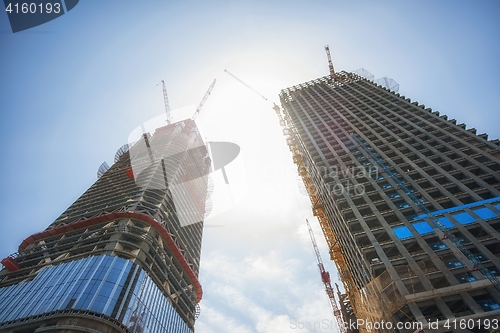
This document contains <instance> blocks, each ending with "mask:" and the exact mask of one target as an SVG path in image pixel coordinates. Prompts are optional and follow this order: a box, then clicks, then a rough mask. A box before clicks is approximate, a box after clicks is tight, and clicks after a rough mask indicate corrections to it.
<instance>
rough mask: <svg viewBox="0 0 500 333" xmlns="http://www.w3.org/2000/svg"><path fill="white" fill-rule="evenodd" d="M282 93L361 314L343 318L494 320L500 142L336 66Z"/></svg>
mask: <svg viewBox="0 0 500 333" xmlns="http://www.w3.org/2000/svg"><path fill="white" fill-rule="evenodd" d="M327 51H328V50H327ZM330 64H331V63H330ZM387 81H388V80H386V82H387ZM280 99H281V104H282V108H283V109H280V108H279V107H277V106H275V109H276V111H277V113H278V115H279V117H280V120H281V124H282V126H283V127H284V134H285V135H286V136H287V137H288V138H287V142H288V144H289V146H290V149H291V151H292V153H293V156H294V161H295V163H296V164H297V166H298V170H299V173H300V174H301V175H302V178H303V180H304V182H305V185H306V189H307V191H308V194H309V196H310V199H311V202H312V206H313V212H314V214H315V215H316V216H317V217H318V220H319V221H320V224H321V227H322V230H323V233H324V235H325V238H326V240H327V243H328V245H329V247H330V255H331V258H332V259H333V260H334V261H335V263H336V266H337V268H338V271H339V274H340V277H341V279H342V281H343V284H344V287H345V290H346V294H347V298H348V299H349V302H350V305H351V306H352V309H353V311H354V313H353V314H352V315H351V316H349V314H347V313H346V311H344V316H343V320H344V321H348V320H349V319H354V320H356V319H357V320H359V323H363V322H364V323H365V324H374V325H378V327H373V326H372V327H370V326H369V325H364V326H363V325H361V326H360V327H359V329H360V330H361V331H364V332H366V331H370V329H372V332H373V330H375V331H387V332H391V331H399V332H414V331H415V330H416V329H419V328H420V327H418V325H417V326H415V325H414V323H422V327H421V328H423V330H424V331H426V330H429V329H432V331H433V332H449V331H458V330H462V331H463V332H467V330H470V331H474V330H478V329H485V330H486V331H487V330H489V329H492V328H495V327H498V325H499V323H498V318H500V292H499V288H500V283H499V278H498V276H499V275H500V259H499V257H500V173H499V171H500V147H499V141H498V140H490V141H489V140H488V137H487V135H486V134H476V130H475V129H473V128H467V127H466V125H465V124H461V123H458V122H457V121H456V120H455V119H448V117H447V116H446V115H440V113H439V112H437V111H432V110H431V109H430V108H426V107H425V106H424V105H421V104H419V103H418V102H412V101H411V100H410V99H409V98H406V97H405V96H401V95H400V94H398V93H396V92H395V91H393V90H391V89H390V87H389V88H388V87H387V86H382V85H380V84H377V83H376V82H374V81H372V80H370V79H367V78H365V77H363V76H361V75H358V74H355V73H347V72H338V73H335V72H334V71H333V66H332V65H330V75H328V76H325V77H321V78H318V79H316V80H312V81H309V82H305V83H302V84H299V85H296V86H293V87H290V88H287V89H284V90H282V91H281V93H280ZM381 322H385V323H389V324H386V325H382V326H380V323H381Z"/></svg>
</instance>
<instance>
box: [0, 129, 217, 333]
mask: <svg viewBox="0 0 500 333" xmlns="http://www.w3.org/2000/svg"><path fill="white" fill-rule="evenodd" d="M210 167H211V160H210V158H209V157H208V151H207V148H206V146H205V144H204V142H203V140H202V139H201V137H200V134H199V131H198V129H197V127H196V124H195V123H194V121H192V120H184V121H180V122H176V123H174V124H170V125H167V126H164V127H160V128H158V129H156V130H155V132H154V133H153V135H151V134H149V133H144V134H142V136H141V137H140V139H139V140H138V141H137V142H135V143H134V144H132V145H130V146H129V145H127V146H125V147H122V149H120V150H119V152H118V153H117V155H116V157H115V163H114V164H113V165H112V166H111V167H110V168H109V169H108V170H101V171H100V175H99V176H100V177H99V179H98V180H97V182H95V183H94V184H93V185H92V186H91V187H90V188H89V189H88V190H87V191H86V192H85V193H84V194H83V195H82V196H81V197H80V198H78V199H77V200H76V201H75V203H74V204H73V205H71V206H70V207H69V208H68V209H67V210H66V211H65V212H64V213H63V214H61V216H60V217H59V218H57V219H56V221H54V222H53V223H52V224H51V225H50V226H49V227H48V228H47V229H46V230H44V231H42V232H39V233H37V234H34V235H31V236H30V237H28V238H26V239H25V240H24V241H23V242H22V243H21V244H20V246H19V251H18V252H17V253H16V254H15V255H12V256H10V257H8V258H5V259H3V260H2V264H3V265H4V269H3V270H2V271H1V272H0V331H1V332H13V333H14V332H25V333H27V332H35V331H37V332H39V331H40V332H41V331H50V332H58V331H64V332H81V331H89V330H90V331H92V332H94V331H95V332H109V333H111V332H151V333H153V332H162V333H163V332H186V333H187V332H193V331H194V322H195V319H196V316H197V303H198V302H199V301H200V299H201V297H202V289H201V285H200V283H199V281H198V271H199V259H200V252H201V238H202V230H203V219H204V215H205V203H206V200H207V197H208V195H209V193H208V173H209V171H210Z"/></svg>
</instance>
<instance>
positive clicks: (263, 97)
mask: <svg viewBox="0 0 500 333" xmlns="http://www.w3.org/2000/svg"><path fill="white" fill-rule="evenodd" d="M224 72H226V73H227V74H229V75H231V76H232V77H233V78H234V79H236V80H238V81H239V82H240V83H241V84H243V85H244V86H246V87H247V88H249V89H250V90H252V91H253V92H254V93H256V94H257V95H259V96H260V97H262V99H263V100H265V101H267V97H266V96H264V95H262V94H261V93H260V92H258V91H257V90H255V89H254V88H252V87H250V86H249V85H248V84H246V83H245V82H243V81H241V80H240V79H238V78H237V77H236V76H234V75H233V74H232V73H230V72H229V71H228V70H227V69H225V70H224Z"/></svg>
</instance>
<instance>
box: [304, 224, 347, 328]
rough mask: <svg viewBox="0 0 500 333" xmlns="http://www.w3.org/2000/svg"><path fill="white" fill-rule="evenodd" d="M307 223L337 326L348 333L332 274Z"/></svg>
mask: <svg viewBox="0 0 500 333" xmlns="http://www.w3.org/2000/svg"><path fill="white" fill-rule="evenodd" d="M306 223H307V228H308V229H309V235H310V236H311V242H312V245H313V248H314V253H315V254H316V260H317V261H318V268H319V272H320V274H321V281H323V284H324V285H325V291H326V294H327V295H328V299H329V300H330V305H331V306H332V310H333V314H334V315H335V318H336V319H337V324H338V325H339V330H340V332H341V333H346V332H347V330H346V327H345V325H344V320H343V318H342V313H341V312H340V310H339V308H338V307H337V303H336V301H335V293H334V291H333V288H332V285H331V283H330V273H328V272H327V271H325V266H324V265H323V260H321V255H320V253H319V249H318V244H316V238H315V237H314V233H313V230H312V228H311V225H310V224H309V221H308V220H307V219H306Z"/></svg>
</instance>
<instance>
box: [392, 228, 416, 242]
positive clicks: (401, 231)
mask: <svg viewBox="0 0 500 333" xmlns="http://www.w3.org/2000/svg"><path fill="white" fill-rule="evenodd" d="M392 230H393V231H394V233H395V234H396V236H397V237H398V238H399V239H403V238H409V237H413V234H412V233H411V231H410V229H408V227H405V226H403V227H397V228H393V229H392Z"/></svg>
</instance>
